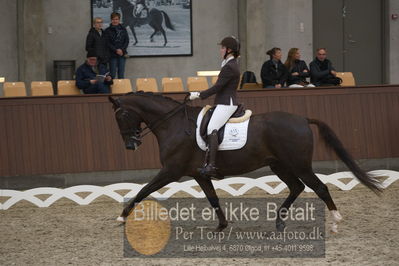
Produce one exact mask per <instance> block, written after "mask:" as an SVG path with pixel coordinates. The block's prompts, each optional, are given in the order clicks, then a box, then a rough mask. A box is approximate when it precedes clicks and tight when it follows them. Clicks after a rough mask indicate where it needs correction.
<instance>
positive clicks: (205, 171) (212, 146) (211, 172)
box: [199, 130, 223, 179]
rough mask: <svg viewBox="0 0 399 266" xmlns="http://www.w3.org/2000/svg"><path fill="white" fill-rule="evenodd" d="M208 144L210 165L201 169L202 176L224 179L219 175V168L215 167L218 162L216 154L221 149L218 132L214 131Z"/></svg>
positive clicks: (209, 137)
mask: <svg viewBox="0 0 399 266" xmlns="http://www.w3.org/2000/svg"><path fill="white" fill-rule="evenodd" d="M208 139H209V141H208V143H209V151H208V154H209V163H208V164H207V165H206V166H205V167H203V168H201V169H199V170H200V174H201V175H202V176H204V177H215V178H217V179H223V176H220V175H219V174H218V173H217V168H216V165H215V161H216V154H217V151H218V147H219V143H218V131H217V130H214V131H213V132H212V133H211V135H209V136H208Z"/></svg>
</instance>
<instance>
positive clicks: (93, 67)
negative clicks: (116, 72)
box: [76, 52, 113, 94]
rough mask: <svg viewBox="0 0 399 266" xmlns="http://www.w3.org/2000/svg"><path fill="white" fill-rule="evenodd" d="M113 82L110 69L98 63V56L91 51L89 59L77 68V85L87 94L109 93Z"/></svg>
mask: <svg viewBox="0 0 399 266" xmlns="http://www.w3.org/2000/svg"><path fill="white" fill-rule="evenodd" d="M112 84H113V81H112V78H111V76H110V75H109V72H108V69H107V67H106V66H105V65H103V64H97V57H96V56H95V55H94V54H93V53H91V52H89V53H88V54H87V60H86V62H85V63H83V64H82V65H81V66H80V67H79V68H78V69H77V70H76V86H77V87H78V88H79V89H81V90H83V92H84V93H85V94H95V93H109V92H110V88H109V86H110V85H112Z"/></svg>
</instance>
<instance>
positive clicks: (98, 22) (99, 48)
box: [86, 17, 109, 65]
mask: <svg viewBox="0 0 399 266" xmlns="http://www.w3.org/2000/svg"><path fill="white" fill-rule="evenodd" d="M102 24H103V20H102V18H99V17H97V18H95V19H94V20H93V27H92V28H91V29H90V31H89V33H88V34H87V37H86V51H87V52H88V53H92V54H94V55H95V56H96V57H97V60H98V64H104V65H107V64H108V62H109V48H108V45H107V40H106V38H105V35H104V31H103V29H102Z"/></svg>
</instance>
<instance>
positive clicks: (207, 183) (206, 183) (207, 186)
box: [195, 177, 228, 232]
mask: <svg viewBox="0 0 399 266" xmlns="http://www.w3.org/2000/svg"><path fill="white" fill-rule="evenodd" d="M195 180H196V181H197V183H198V184H199V185H200V187H201V189H202V190H203V191H204V193H205V195H206V197H207V199H208V200H209V203H210V204H211V206H212V207H213V208H214V209H215V211H216V214H217V216H218V219H219V225H218V227H217V228H216V230H215V231H216V232H221V231H222V230H223V229H225V228H226V227H227V225H228V222H227V220H226V217H225V216H224V213H223V211H222V209H221V208H220V204H219V198H218V196H217V195H216V191H215V188H214V187H213V184H212V181H211V180H210V179H204V178H202V177H196V178H195Z"/></svg>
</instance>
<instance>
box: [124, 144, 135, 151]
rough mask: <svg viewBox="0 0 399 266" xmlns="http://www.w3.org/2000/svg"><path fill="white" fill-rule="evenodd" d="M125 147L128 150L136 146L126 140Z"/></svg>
mask: <svg viewBox="0 0 399 266" xmlns="http://www.w3.org/2000/svg"><path fill="white" fill-rule="evenodd" d="M125 146H126V149H128V150H134V149H135V148H136V147H135V146H134V145H133V144H132V143H130V142H128V143H126V145H125Z"/></svg>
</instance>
